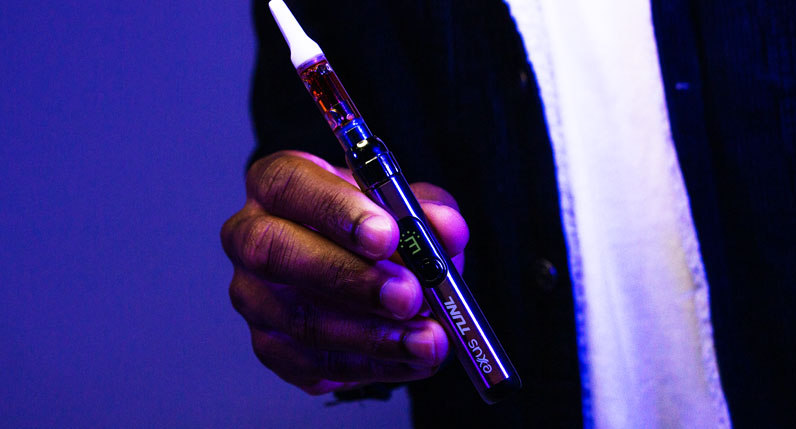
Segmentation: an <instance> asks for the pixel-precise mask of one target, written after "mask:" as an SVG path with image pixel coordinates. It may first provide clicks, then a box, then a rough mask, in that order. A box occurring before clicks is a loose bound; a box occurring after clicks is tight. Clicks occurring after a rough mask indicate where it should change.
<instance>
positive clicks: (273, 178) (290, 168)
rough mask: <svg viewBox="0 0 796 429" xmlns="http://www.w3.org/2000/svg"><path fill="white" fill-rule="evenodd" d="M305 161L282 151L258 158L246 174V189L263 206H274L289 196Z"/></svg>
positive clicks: (304, 165)
mask: <svg viewBox="0 0 796 429" xmlns="http://www.w3.org/2000/svg"><path fill="white" fill-rule="evenodd" d="M306 163H307V161H306V160H304V159H302V158H300V157H297V156H295V155H290V154H288V153H286V152H284V151H280V152H276V153H273V154H271V155H269V156H267V157H265V158H263V159H260V160H258V161H257V162H256V163H255V164H254V165H252V168H250V169H249V173H248V174H247V175H246V191H247V193H248V194H249V195H250V196H256V197H257V199H258V200H259V201H260V203H262V204H263V206H265V207H274V206H275V205H276V204H279V201H281V200H283V199H285V198H290V197H291V194H292V192H293V188H294V187H293V186H291V185H293V184H294V183H295V182H296V181H297V180H298V179H300V178H301V175H302V174H303V171H304V167H306V165H307V164H306Z"/></svg>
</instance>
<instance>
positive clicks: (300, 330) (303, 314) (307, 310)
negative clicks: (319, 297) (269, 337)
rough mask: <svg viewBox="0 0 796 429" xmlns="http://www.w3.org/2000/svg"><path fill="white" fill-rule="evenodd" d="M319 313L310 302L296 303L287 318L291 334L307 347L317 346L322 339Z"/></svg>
mask: <svg viewBox="0 0 796 429" xmlns="http://www.w3.org/2000/svg"><path fill="white" fill-rule="evenodd" d="M322 323H323V322H322V320H321V314H320V312H319V311H318V310H317V309H316V308H315V306H314V305H312V304H310V303H301V304H297V305H295V306H294V307H293V309H292V310H291V312H290V314H289V316H288V318H287V326H288V331H289V332H290V334H291V336H292V337H293V338H295V339H296V340H298V341H299V342H301V343H302V344H304V345H306V346H307V347H309V348H317V347H318V345H319V344H320V343H321V340H322V339H323V337H322V335H323V333H322V331H321V329H320V327H321V326H322Z"/></svg>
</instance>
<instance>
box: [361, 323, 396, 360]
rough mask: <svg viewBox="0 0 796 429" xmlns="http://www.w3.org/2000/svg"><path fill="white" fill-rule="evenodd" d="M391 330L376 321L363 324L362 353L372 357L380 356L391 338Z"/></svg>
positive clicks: (387, 346)
mask: <svg viewBox="0 0 796 429" xmlns="http://www.w3.org/2000/svg"><path fill="white" fill-rule="evenodd" d="M392 332H393V331H392V329H390V328H389V327H387V326H384V324H383V323H382V322H381V321H379V320H376V319H370V320H368V321H365V322H364V326H363V344H362V346H363V347H364V352H365V353H366V354H369V355H372V356H378V355H381V354H382V353H383V352H384V351H385V350H386V349H388V348H389V344H388V343H390V342H391V338H392Z"/></svg>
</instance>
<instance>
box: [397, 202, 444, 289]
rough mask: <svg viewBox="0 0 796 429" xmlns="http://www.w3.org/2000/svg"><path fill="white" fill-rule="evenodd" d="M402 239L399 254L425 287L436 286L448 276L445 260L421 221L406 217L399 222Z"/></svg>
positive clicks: (399, 244) (399, 243)
mask: <svg viewBox="0 0 796 429" xmlns="http://www.w3.org/2000/svg"><path fill="white" fill-rule="evenodd" d="M398 228H399V229H400V230H401V239H400V241H399V242H398V253H399V254H400V255H401V259H403V260H404V263H405V264H406V267H407V268H409V269H410V270H411V271H412V272H413V273H414V274H415V276H417V279H418V280H420V282H421V283H422V284H423V285H424V286H436V285H437V284H439V282H440V281H442V279H444V278H445V275H446V274H447V271H448V270H447V268H446V264H445V258H444V257H443V256H442V252H440V251H439V250H438V249H437V246H436V245H435V242H434V239H433V238H432V236H431V234H430V233H429V232H428V230H427V229H426V227H425V226H424V225H423V223H422V222H421V221H420V219H417V218H414V217H405V218H403V219H400V220H399V221H398Z"/></svg>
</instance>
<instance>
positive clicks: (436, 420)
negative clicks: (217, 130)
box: [251, 0, 796, 427]
mask: <svg viewBox="0 0 796 429" xmlns="http://www.w3.org/2000/svg"><path fill="white" fill-rule="evenodd" d="M287 3H288V5H289V6H290V7H291V9H292V10H293V12H294V13H295V14H296V16H297V17H298V19H299V21H300V22H301V23H302V24H303V26H304V27H305V29H306V30H307V32H308V34H309V35H310V37H312V38H313V39H315V40H316V41H317V42H318V43H319V44H320V45H321V46H322V47H323V48H324V51H325V53H326V55H327V58H329V60H330V62H331V64H332V66H333V67H334V68H335V70H336V71H337V73H338V75H339V76H340V78H341V79H342V81H343V83H344V84H345V85H346V88H347V89H348V92H349V94H351V96H352V98H353V99H354V100H355V102H356V103H357V106H358V108H359V110H360V112H362V114H363V116H364V117H365V119H366V120H367V121H368V124H369V126H370V128H371V130H373V131H374V132H375V133H376V134H377V135H379V136H380V137H381V138H382V139H383V140H384V141H385V142H387V144H388V146H389V147H390V148H391V150H392V151H393V153H394V154H395V156H396V158H397V160H398V162H399V163H400V165H401V166H402V168H403V170H404V174H405V176H406V177H407V179H408V180H409V181H410V182H413V181H428V182H431V183H434V184H437V185H439V186H442V187H443V188H445V189H447V190H448V191H450V192H451V193H452V194H453V195H454V196H455V197H456V198H457V199H458V202H459V204H460V206H461V211H462V214H463V215H464V217H465V219H467V221H468V224H469V225H470V229H471V240H470V243H469V245H468V247H467V269H466V270H465V273H464V277H465V279H466V280H467V282H468V284H469V285H470V287H471V288H472V289H473V292H474V294H475V296H476V298H477V299H478V302H479V304H480V305H481V307H482V309H483V310H484V312H485V314H486V315H487V318H488V319H489V320H490V323H491V324H492V326H493V327H494V329H495V331H496V332H497V333H498V335H499V337H500V338H501V342H502V343H503V345H504V346H505V348H506V349H507V351H508V352H509V355H510V356H511V357H512V360H513V361H514V363H515V365H516V366H517V369H518V371H519V373H520V374H521V376H522V378H523V382H524V386H525V387H524V389H523V390H522V391H521V393H520V394H518V395H516V396H514V397H513V398H511V399H509V400H507V401H505V402H503V403H500V404H497V405H494V406H487V405H485V404H484V403H483V402H482V401H481V399H480V398H479V397H478V395H477V393H476V392H475V390H474V389H473V388H472V387H471V386H470V385H469V381H468V379H467V377H466V376H465V374H464V373H463V371H462V370H461V368H460V367H459V365H458V364H451V365H447V366H445V367H444V368H443V369H442V370H441V371H440V373H439V374H438V375H436V376H434V377H432V378H431V379H429V380H425V381H422V382H417V383H412V384H411V385H410V392H411V396H412V409H413V418H414V422H415V424H416V426H418V427H426V426H428V427H432V426H439V425H443V426H442V427H448V426H450V425H454V424H457V423H461V424H467V425H468V427H470V425H473V424H474V425H480V424H488V425H490V427H500V425H505V427H521V426H541V427H549V426H560V427H573V426H579V425H581V424H583V422H584V421H586V422H588V419H589V416H583V415H582V413H581V410H582V404H581V387H580V378H579V370H578V358H577V341H576V336H575V320H574V317H575V316H574V310H573V299H572V291H571V285H570V277H569V273H568V265H567V254H566V247H565V243H564V238H563V231H562V225H561V221H560V212H559V205H558V191H557V185H556V178H555V170H554V168H555V166H554V162H553V156H552V150H551V145H550V141H549V137H548V135H547V130H546V127H545V121H544V116H543V112H542V105H541V101H540V98H539V93H538V88H537V86H536V83H535V80H534V76H533V73H532V71H531V69H530V67H529V65H528V64H527V62H526V55H525V52H524V48H523V45H522V41H521V39H520V37H519V35H518V34H517V32H516V28H515V26H514V23H513V21H512V19H511V17H510V15H509V13H508V9H507V7H506V6H505V5H504V4H503V2H501V1H498V0H489V1H488V0H483V1H469V0H468V1H464V0H458V1H454V0H441V1H434V2H425V1H373V0H369V1H336V2H309V1H304V2H300V1H288V2H287ZM652 4H653V15H654V24H655V32H656V38H657V43H658V49H659V56H660V60H661V69H662V72H663V77H664V85H665V90H666V97H667V103H668V108H669V112H670V120H671V125H672V132H673V136H674V140H675V143H676V146H677V152H678V157H679V160H680V164H681V168H682V170H683V174H684V177H685V180H686V185H687V189H688V192H689V196H690V200H691V208H692V212H693V216H694V220H695V223H696V225H697V233H698V236H699V239H700V243H701V249H702V254H703V258H704V262H705V265H706V269H707V274H708V281H709V283H710V292H711V310H712V316H713V325H714V330H715V342H716V348H717V353H718V362H719V367H720V373H721V377H722V385H723V387H724V391H725V394H726V396H727V400H728V403H729V407H730V413H731V416H732V418H733V421H734V423H735V424H736V425H737V426H738V427H751V426H769V425H784V424H785V423H791V424H796V420H794V417H793V416H792V415H791V414H790V413H789V408H790V406H791V404H790V402H792V400H793V395H792V394H789V395H782V394H779V392H782V391H785V392H787V391H792V386H794V385H796V376H794V374H795V373H796V372H794V371H793V370H792V369H791V364H792V363H793V362H796V355H794V351H795V350H796V347H795V341H794V338H796V334H794V328H796V323H794V310H793V308H794V304H796V300H794V295H795V293H794V287H795V286H796V282H795V281H794V264H796V250H794V249H795V248H796V247H795V246H794V244H793V239H794V231H796V228H794V226H795V225H794V222H796V220H795V219H796V210H795V208H796V207H794V194H795V193H796V177H795V174H796V173H794V172H795V171H796V166H795V165H794V164H795V162H794V143H795V142H796V136H795V133H796V88H795V87H794V82H796V65H795V64H796V63H795V62H794V57H795V56H796V54H795V52H796V51H795V50H794V49H795V48H794V46H795V45H796V42H795V41H796V24H795V22H796V6H795V5H794V3H793V2H785V1H752V0H748V1H741V0H730V1H723V2H713V1H708V0H700V1H690V2H689V1H686V0H667V1H653V2H652ZM253 5H254V6H253V9H254V16H255V21H256V28H257V35H258V38H259V42H260V45H259V50H258V57H257V68H256V72H255V76H254V82H253V88H252V99H251V101H252V115H253V121H254V125H255V130H256V134H257V138H258V142H259V145H258V147H257V150H256V151H255V153H254V154H253V157H252V159H256V158H258V157H260V156H263V155H264V154H267V153H270V152H273V151H276V150H279V149H284V148H292V149H300V150H306V151H309V152H312V153H315V154H317V155H320V156H322V157H324V158H325V159H327V160H329V161H330V162H332V163H336V164H343V158H342V152H341V151H340V149H339V146H338V144H337V143H336V142H335V140H334V137H333V136H332V134H331V132H330V131H329V129H328V128H327V126H326V124H325V123H324V122H323V120H322V119H321V117H320V115H319V114H318V112H317V111H316V108H315V107H314V106H313V103H312V102H311V99H310V98H309V96H308V95H307V94H306V93H305V90H304V88H303V86H302V85H301V83H300V81H299V79H298V77H297V76H296V74H295V71H294V70H293V69H292V67H291V64H290V62H289V60H288V58H289V53H288V50H287V47H286V45H285V43H284V42H283V40H282V38H281V35H280V34H279V31H278V30H277V27H276V25H275V24H274V23H273V20H272V18H271V16H270V13H269V12H268V10H267V2H265V1H255V2H253ZM662 352H663V351H662Z"/></svg>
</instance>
